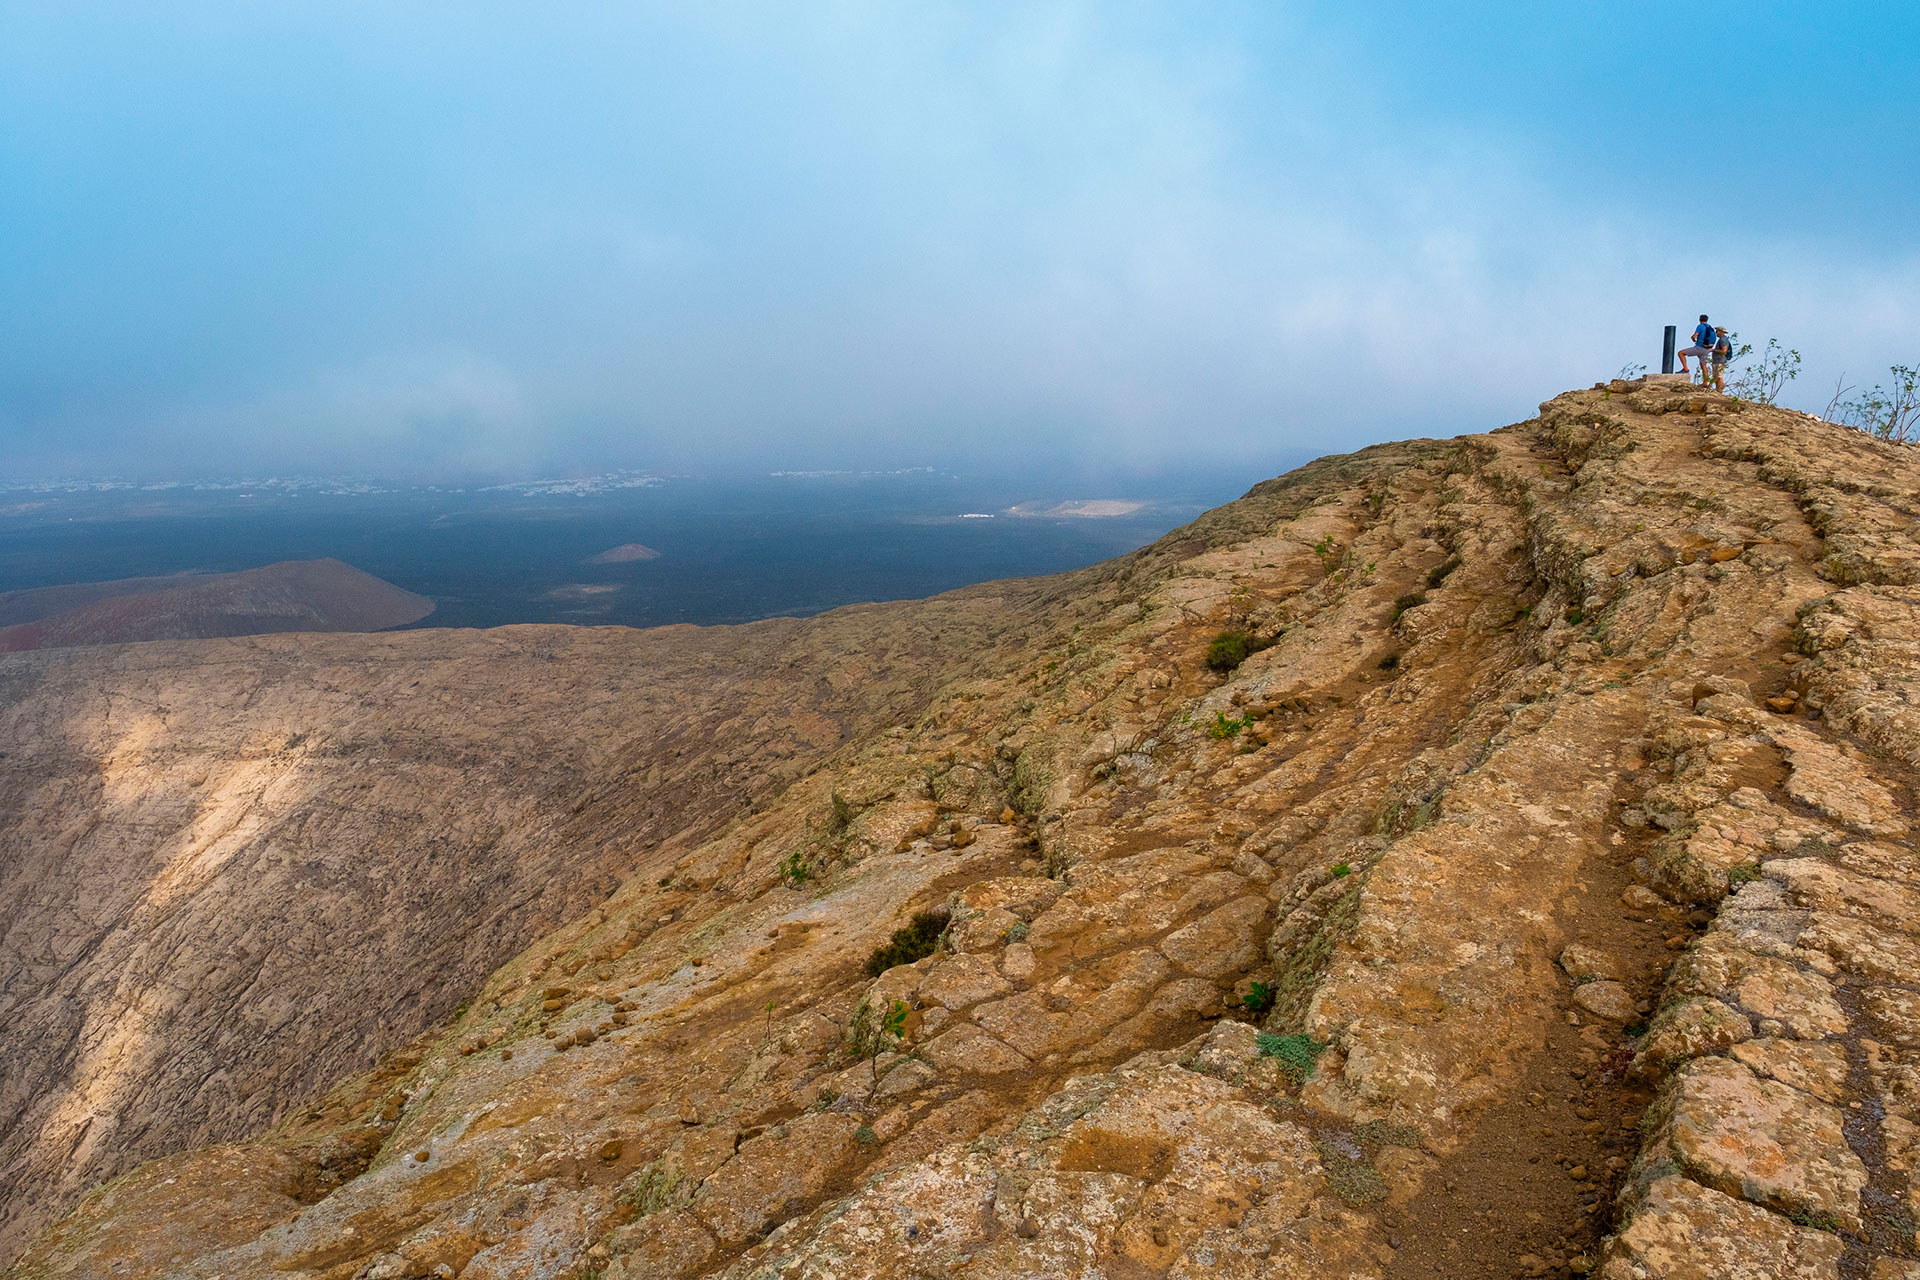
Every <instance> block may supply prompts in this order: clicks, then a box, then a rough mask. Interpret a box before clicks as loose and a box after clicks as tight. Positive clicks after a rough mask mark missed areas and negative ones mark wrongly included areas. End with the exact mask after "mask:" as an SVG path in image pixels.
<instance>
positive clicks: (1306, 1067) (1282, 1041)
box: [1257, 1031, 1327, 1085]
mask: <svg viewBox="0 0 1920 1280" xmlns="http://www.w3.org/2000/svg"><path fill="white" fill-rule="evenodd" d="M1257 1043H1258V1044H1259V1046H1260V1056H1261V1057H1263V1058H1273V1059H1276V1060H1278V1062H1279V1063H1280V1070H1281V1072H1282V1073H1284V1074H1285V1075H1286V1077H1287V1079H1288V1080H1289V1081H1291V1082H1292V1083H1293V1084H1295V1085H1298V1084H1301V1083H1302V1082H1304V1081H1305V1080H1306V1078H1307V1077H1308V1076H1310V1075H1312V1074H1313V1064H1314V1063H1316V1062H1318V1061H1320V1055H1321V1054H1323V1053H1325V1052H1326V1051H1327V1046H1326V1045H1324V1044H1321V1043H1320V1042H1319V1041H1318V1040H1315V1039H1314V1038H1313V1037H1312V1036H1307V1035H1299V1034H1294V1035H1290V1036H1276V1035H1271V1034H1269V1033H1267V1032H1264V1031H1263V1032H1261V1033H1260V1037H1259V1039H1258V1041H1257Z"/></svg>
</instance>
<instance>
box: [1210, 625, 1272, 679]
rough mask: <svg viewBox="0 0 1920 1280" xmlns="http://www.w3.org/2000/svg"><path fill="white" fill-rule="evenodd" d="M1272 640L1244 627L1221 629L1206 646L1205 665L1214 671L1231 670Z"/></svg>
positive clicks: (1265, 646)
mask: <svg viewBox="0 0 1920 1280" xmlns="http://www.w3.org/2000/svg"><path fill="white" fill-rule="evenodd" d="M1272 643H1273V642H1272V641H1271V640H1263V639H1261V638H1260V637H1259V636H1257V635H1255V634H1254V633H1253V632H1251V631H1249V630H1247V629H1246V628H1245V627H1234V628H1231V629H1230V630H1227V631H1222V632H1221V633H1220V634H1219V635H1217V636H1215V637H1214V638H1213V642H1212V643H1211V644H1209V645H1208V646H1207V665H1208V666H1209V667H1212V668H1213V669H1214V670H1215V671H1220V672H1227V671H1232V670H1233V669H1235V668H1236V667H1238V666H1239V665H1240V664H1241V663H1243V662H1245V661H1246V660H1247V659H1248V658H1251V657H1252V656H1253V655H1254V654H1256V653H1258V652H1260V651H1261V650H1262V649H1265V648H1267V647H1268V646H1269V645H1271V644H1272Z"/></svg>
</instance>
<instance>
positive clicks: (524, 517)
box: [0, 472, 1245, 627]
mask: <svg viewBox="0 0 1920 1280" xmlns="http://www.w3.org/2000/svg"><path fill="white" fill-rule="evenodd" d="M1244 487H1245V483H1244V478H1240V480H1239V481H1238V482H1236V481H1230V480H1227V479H1225V478H1213V479H1208V478H1197V479H1187V480H1183V481H1182V482H1180V483H1179V484H1178V485H1177V486H1175V487H1173V488H1165V487H1162V489H1161V491H1160V492H1153V493H1138V492H1128V491H1113V492H1109V491H1106V490H1104V489H1100V490H1090V491H1085V492H1080V491H1073V490H1070V489H1063V490H1061V491H1055V492H1048V491H1041V492H1035V491H1034V490H1033V489H1032V488H1031V487H1022V486H1020V485H1018V484H1016V483H1011V482H1006V481H995V480H991V479H978V478H965V477H959V476H953V475H946V474H940V473H933V472H908V473H886V474H873V475H868V474H844V473H807V474H800V475H785V476H766V477H758V478H753V479H747V480H727V481H719V480H697V479H679V478H667V479H661V480H657V481H654V480H647V481H639V480H635V479H632V478H625V479H623V478H614V479H613V480H612V481H605V480H602V481H600V482H587V483H584V484H578V483H574V482H552V483H528V484H522V485H514V486H507V487H499V488H468V489H457V490H450V489H439V488H429V487H392V488H386V487H381V486H357V487H356V486H347V485H343V484H328V483H323V482H311V481H309V482H284V481H272V482H262V483H260V484H257V485H252V486H236V485H222V486H218V487H214V486H192V485H176V486H164V487H160V486H151V487H150V486H141V487H133V486H125V487H111V488H109V487H99V486H78V485H75V486H65V487H59V486H36V487H34V488H31V489H26V488H16V489H0V592H4V591H13V590H20V589H23V588H28V587H45V586H54V585H60V584H65V583H74V582H94V581H101V580H105V579H111V578H127V577H136V576H146V575H158V574H171V573H181V572H209V573H219V572H232V571H235V570H240V569H249V568H255V567H258V566H261V565H265V564H268V563H271V562H273V561H279V560H295V559H310V558H315V557H322V556H331V557H334V558H337V559H339V560H342V561H345V562H346V563H348V564H351V565H354V566H355V567H357V568H360V569H364V570H365V571H366V572H368V573H371V574H373V575H375V576H376V577H379V578H383V579H385V580H387V581H388V582H391V583H393V584H394V585H396V586H399V587H403V588H405V589H406V590H408V591H414V592H418V593H419V594H421V595H424V596H427V597H429V598H431V599H432V600H433V601H434V602H435V605H436V608H435V610H434V612H433V613H432V614H431V615H430V616H429V617H428V618H426V619H425V620H424V621H422V622H421V623H420V624H418V625H420V626H428V627H488V626H500V625H504V624H508V623H522V622H569V623H585V624H603V623H614V624H620V625H626V626H639V627H646V626H659V625H664V624H668V623H701V624H710V623H731V622H745V621H750V620H753V619H756V618H764V617H773V616H778V615H804V614H811V613H818V612H820V611H822V610H826V609H831V608H835V607H837V606H840V605H844V604H851V603H855V602H859V601H871V600H896V599H908V598H915V597H919V596H925V595H931V594H935V593H937V592H941V591H947V590H951V589H954V588H956V587H961V586H966V585H969V584H972V583H976V582H984V581H989V580H992V579H996V578H1006V577H1025V576H1030V575H1037V574H1048V573H1057V572H1062V571H1065V570H1069V569H1074V568H1079V567H1081V566H1084V565H1088V564H1092V563H1096V562H1098V561H1100V560H1104V559H1107V558H1110V557H1112V556H1115V555H1120V554H1123V553H1124V552H1127V551H1130V550H1132V549H1133V548H1135V547H1138V546H1142V545H1144V544H1146V543H1148V542H1151V541H1152V540H1154V539H1155V538H1157V537H1159V536H1160V535H1161V534H1163V533H1165V532H1167V531H1168V530H1169V529H1172V528H1175V527H1177V526H1178V525H1180V524H1182V523H1185V522H1186V521H1187V520H1189V519H1191V518H1192V517H1193V516H1195V515H1197V514H1198V513H1199V512H1200V511H1202V510H1204V509H1206V508H1207V507H1209V506H1211V505H1214V504H1216V503H1218V502H1220V501H1223V500H1225V499H1228V498H1231V497H1234V496H1237V494H1238V493H1239V492H1240V491H1241V490H1242V489H1244ZM356 488H357V491H355V490H356ZM1076 504H1078V505H1076ZM1136 504H1137V505H1136ZM1016 506H1018V507H1019V508H1020V510H1021V512H1023V513H1024V512H1039V513H1040V514H1019V513H1015V512H1014V511H1013V508H1015V507H1016ZM1081 507H1085V508H1086V509H1088V510H1091V511H1094V512H1109V511H1117V512H1120V514H1077V513H1075V514H1055V513H1058V512H1062V511H1071V512H1077V511H1078V510H1079V509H1080V508H1081ZM984 517H990V518H984ZM629 544H638V545H640V546H642V547H644V548H647V549H652V550H655V551H657V552H659V555H658V556H657V557H655V558H632V559H619V558H615V559H614V560H613V561H612V562H610V563H609V562H605V561H602V562H595V559H596V557H601V556H604V555H605V553H607V552H609V551H613V550H615V549H618V548H623V547H626V546H628V545H629Z"/></svg>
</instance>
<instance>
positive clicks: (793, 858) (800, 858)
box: [780, 849, 813, 889]
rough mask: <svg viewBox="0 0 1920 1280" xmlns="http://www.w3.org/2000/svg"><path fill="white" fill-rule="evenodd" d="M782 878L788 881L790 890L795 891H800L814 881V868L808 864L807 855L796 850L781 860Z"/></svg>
mask: <svg viewBox="0 0 1920 1280" xmlns="http://www.w3.org/2000/svg"><path fill="white" fill-rule="evenodd" d="M780 878H781V879H782V880H784V881H786V882H787V885H788V886H789V887H790V888H794V889H798V888H799V887H800V886H801V885H803V884H805V883H806V882H807V881H809V880H811V879H813V868H812V867H811V866H809V865H808V864H807V858H806V855H805V854H803V853H801V852H800V851H799V850H797V849H796V850H794V851H793V852H792V853H790V854H788V855H787V856H786V857H785V858H782V859H781V860H780Z"/></svg>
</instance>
